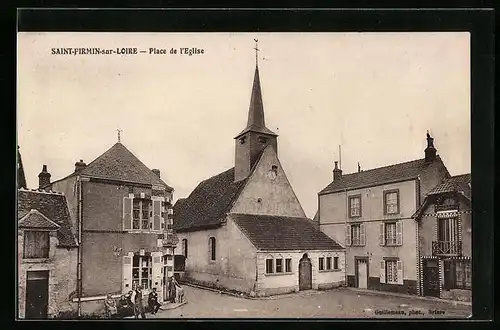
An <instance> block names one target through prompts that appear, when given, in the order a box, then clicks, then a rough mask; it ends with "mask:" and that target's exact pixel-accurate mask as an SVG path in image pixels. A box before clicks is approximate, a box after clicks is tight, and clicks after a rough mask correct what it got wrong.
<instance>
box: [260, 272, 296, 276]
mask: <svg viewBox="0 0 500 330" xmlns="http://www.w3.org/2000/svg"><path fill="white" fill-rule="evenodd" d="M293 274H294V273H293V272H288V273H265V274H264V275H265V276H280V275H293Z"/></svg>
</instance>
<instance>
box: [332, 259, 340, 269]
mask: <svg viewBox="0 0 500 330" xmlns="http://www.w3.org/2000/svg"><path fill="white" fill-rule="evenodd" d="M333 269H339V257H333Z"/></svg>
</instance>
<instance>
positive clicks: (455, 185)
mask: <svg viewBox="0 0 500 330" xmlns="http://www.w3.org/2000/svg"><path fill="white" fill-rule="evenodd" d="M470 183H471V176H470V173H467V174H461V175H455V176H452V177H451V178H448V179H445V180H443V182H441V183H440V184H438V185H437V186H436V187H434V188H433V189H432V190H431V191H429V193H428V194H427V195H437V194H442V193H446V192H460V193H463V194H464V195H465V196H466V197H467V198H469V199H470V198H471V189H470V186H469V184H470Z"/></svg>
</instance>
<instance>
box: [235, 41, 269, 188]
mask: <svg viewBox="0 0 500 330" xmlns="http://www.w3.org/2000/svg"><path fill="white" fill-rule="evenodd" d="M254 40H255V42H256V46H255V48H254V49H255V73H254V78H253V85H252V94H251V97H250V106H249V108H248V120H247V126H246V127H245V129H244V130H243V131H241V132H240V133H239V134H238V135H237V136H236V137H235V139H236V150H235V164H234V166H235V171H234V176H235V181H239V180H242V179H244V178H246V177H247V176H248V175H249V174H250V171H251V169H252V167H253V165H254V164H255V162H256V161H257V160H258V158H259V156H260V154H261V152H262V150H264V148H265V147H266V146H267V145H272V146H273V148H274V150H275V151H276V153H277V152H278V143H277V136H278V135H277V134H276V133H274V132H273V131H271V130H270V129H268V128H267V127H266V122H265V117H264V104H263V102H262V91H261V87H260V75H259V64H258V53H257V52H258V51H259V49H258V47H257V40H256V39H254Z"/></svg>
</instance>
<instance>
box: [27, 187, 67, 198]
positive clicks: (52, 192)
mask: <svg viewBox="0 0 500 330" xmlns="http://www.w3.org/2000/svg"><path fill="white" fill-rule="evenodd" d="M18 190H20V191H25V192H35V193H40V194H47V195H56V196H61V195H62V196H65V195H64V193H62V192H60V191H53V190H44V189H28V188H22V187H21V188H19V189H18Z"/></svg>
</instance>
